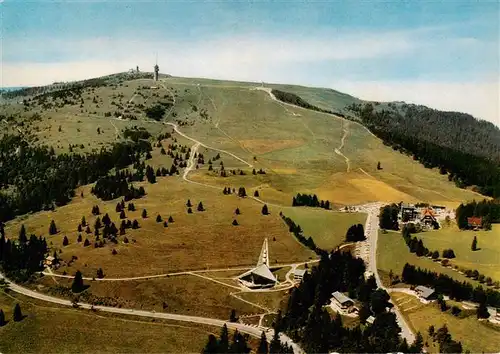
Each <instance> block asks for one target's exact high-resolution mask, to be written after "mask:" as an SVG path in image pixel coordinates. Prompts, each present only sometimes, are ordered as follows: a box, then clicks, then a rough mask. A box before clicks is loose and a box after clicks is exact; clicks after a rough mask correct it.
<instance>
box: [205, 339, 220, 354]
mask: <svg viewBox="0 0 500 354" xmlns="http://www.w3.org/2000/svg"><path fill="white" fill-rule="evenodd" d="M218 352H219V344H218V343H217V338H215V336H214V335H213V334H209V335H208V341H207V344H206V345H205V348H203V351H202V353H203V354H214V353H218Z"/></svg>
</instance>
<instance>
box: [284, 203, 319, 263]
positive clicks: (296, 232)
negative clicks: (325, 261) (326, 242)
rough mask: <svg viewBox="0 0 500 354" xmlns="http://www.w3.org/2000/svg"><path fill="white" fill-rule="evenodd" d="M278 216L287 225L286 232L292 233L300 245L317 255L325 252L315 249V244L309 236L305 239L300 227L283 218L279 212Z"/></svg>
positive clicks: (285, 217)
mask: <svg viewBox="0 0 500 354" xmlns="http://www.w3.org/2000/svg"><path fill="white" fill-rule="evenodd" d="M280 216H281V218H282V219H283V221H285V223H286V224H287V225H288V231H290V232H291V233H293V234H294V236H295V237H296V238H297V239H298V240H299V242H300V243H302V244H303V245H304V246H306V247H308V248H310V249H311V250H313V251H314V252H316V253H318V254H321V253H324V252H325V251H323V250H322V249H320V248H318V247H316V244H315V243H314V240H313V239H312V237H311V236H309V237H306V236H304V235H303V231H302V228H301V227H300V225H297V224H295V222H294V221H293V220H292V219H290V218H289V217H287V216H285V215H284V214H283V213H282V212H280Z"/></svg>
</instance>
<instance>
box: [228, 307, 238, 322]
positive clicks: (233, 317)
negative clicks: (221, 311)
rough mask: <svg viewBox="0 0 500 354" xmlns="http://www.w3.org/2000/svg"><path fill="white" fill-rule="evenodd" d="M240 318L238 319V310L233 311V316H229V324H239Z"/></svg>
mask: <svg viewBox="0 0 500 354" xmlns="http://www.w3.org/2000/svg"><path fill="white" fill-rule="evenodd" d="M237 321H238V318H237V317H236V310H235V309H232V310H231V314H230V315H229V322H237Z"/></svg>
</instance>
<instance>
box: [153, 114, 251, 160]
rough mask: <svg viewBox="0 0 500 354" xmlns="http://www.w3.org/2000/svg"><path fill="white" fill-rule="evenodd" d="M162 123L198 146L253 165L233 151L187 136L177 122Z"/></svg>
mask: <svg viewBox="0 0 500 354" xmlns="http://www.w3.org/2000/svg"><path fill="white" fill-rule="evenodd" d="M163 124H168V125H171V126H172V127H174V130H175V132H176V133H177V134H179V135H180V136H182V137H184V138H186V139H188V140H191V141H192V142H194V143H197V144H198V146H203V147H204V148H207V149H210V150H215V151H219V152H222V153H224V154H227V155H229V156H232V157H234V158H235V159H236V160H238V161H241V162H243V163H244V164H245V165H247V166H248V167H253V165H252V164H251V163H249V162H247V161H245V160H243V159H242V158H240V157H238V156H236V155H235V154H233V153H231V152H229V151H226V150H222V149H217V148H214V147H211V146H208V145H205V144H203V143H202V142H201V141H198V140H196V139H194V138H191V137H190V136H187V135H186V134H184V133H183V132H181V131H180V130H179V126H178V125H177V124H175V123H170V122H165V123H163ZM193 155H194V153H193Z"/></svg>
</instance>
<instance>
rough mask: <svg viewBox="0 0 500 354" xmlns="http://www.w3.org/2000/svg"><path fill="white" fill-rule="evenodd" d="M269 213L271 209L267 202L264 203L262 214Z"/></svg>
mask: <svg viewBox="0 0 500 354" xmlns="http://www.w3.org/2000/svg"><path fill="white" fill-rule="evenodd" d="M268 214H269V210H268V209H267V204H264V206H263V207H262V215H268Z"/></svg>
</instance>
